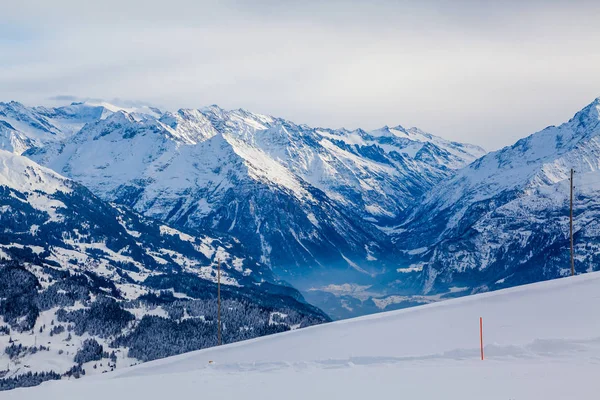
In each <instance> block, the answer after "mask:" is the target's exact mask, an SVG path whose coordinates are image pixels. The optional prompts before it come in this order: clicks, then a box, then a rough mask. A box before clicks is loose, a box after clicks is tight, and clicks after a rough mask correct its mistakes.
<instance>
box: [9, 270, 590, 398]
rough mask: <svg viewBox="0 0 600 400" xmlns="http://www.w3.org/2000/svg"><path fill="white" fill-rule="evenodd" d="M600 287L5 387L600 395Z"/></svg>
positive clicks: (433, 309)
mask: <svg viewBox="0 0 600 400" xmlns="http://www.w3.org/2000/svg"><path fill="white" fill-rule="evenodd" d="M598 293H600V274H599V273H590V274H586V275H581V276H577V277H573V278H565V279H560V280H554V281H548V282H543V283H538V284H532V285H526V286H521V287H516V288H511V289H506V290H502V291H497V292H494V293H486V294H481V295H475V296H470V297H464V298H461V299H454V300H449V301H445V302H440V303H436V304H430V305H426V306H421V307H415V308H411V309H407V310H400V311H393V312H387V313H382V314H377V315H373V316H368V317H361V318H357V319H351V320H346V321H339V322H334V323H330V324H326V325H321V326H317V327H311V328H307V329H302V330H299V331H293V332H288V333H283V334H278V335H274V336H271V337H265V338H259V339H254V340H249V341H246V342H240V343H237V344H232V345H227V346H223V347H221V348H212V349H207V350H203V351H198V352H192V353H188V354H183V355H180V356H176V357H171V358H167V359H163V360H159V361H155V362H150V363H146V364H143V365H140V366H135V367H132V368H128V369H125V370H121V371H117V372H115V373H108V374H104V375H102V376H96V377H90V378H86V379H84V380H81V381H74V382H66V381H62V382H49V383H45V384H43V385H42V386H41V387H37V388H31V389H17V390H14V391H11V392H5V393H2V394H0V396H1V397H2V398H3V399H19V400H28V399H39V398H44V399H48V400H53V399H81V398H87V399H91V400H95V399H107V398H110V399H129V398H131V397H132V396H134V397H139V398H144V399H148V400H149V399H164V398H190V397H193V396H195V395H196V394H197V393H202V395H203V396H204V397H206V398H216V399H234V398H244V399H249V400H252V399H280V398H282V397H285V398H286V399H294V400H295V399H298V400H300V399H311V398H312V399H325V398H327V399H329V398H338V399H348V400H351V399H361V400H362V399H366V398H394V397H398V398H408V399H411V400H417V399H427V400H429V399H449V400H452V399H457V400H458V399H460V400H466V399H478V400H479V399H486V400H508V399H515V400H518V399H527V400H536V399H539V400H564V399H578V400H588V399H590V400H591V399H597V397H598V393H597V385H596V379H597V373H598V358H599V357H600V319H599V318H597V315H598V313H597V303H598ZM480 316H481V317H483V327H484V342H485V357H486V359H485V360H484V361H481V360H480V350H479V317H480Z"/></svg>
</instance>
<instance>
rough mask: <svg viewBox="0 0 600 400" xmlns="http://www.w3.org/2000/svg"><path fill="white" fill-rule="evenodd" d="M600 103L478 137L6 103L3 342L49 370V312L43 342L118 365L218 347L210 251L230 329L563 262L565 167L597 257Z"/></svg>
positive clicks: (1, 174) (1, 122)
mask: <svg viewBox="0 0 600 400" xmlns="http://www.w3.org/2000/svg"><path fill="white" fill-rule="evenodd" d="M599 110H600V99H596V100H595V101H594V102H592V103H591V104H590V105H588V106H587V107H585V108H584V109H582V110H581V111H580V112H578V113H577V114H576V115H575V116H574V117H573V118H572V119H571V120H570V121H568V122H566V123H564V124H562V125H560V126H551V127H548V128H545V129H543V130H542V131H540V132H537V133H535V134H533V135H531V136H529V137H527V138H525V139H522V140H520V141H518V142H517V143H516V144H515V145H513V146H509V147H506V148H504V149H501V150H499V151H495V152H491V153H487V154H486V152H485V151H484V150H483V149H481V148H479V147H477V146H474V145H469V144H462V143H456V142H451V141H448V140H445V139H442V138H440V137H437V136H434V135H431V134H429V133H426V132H423V131H422V130H420V129H418V128H404V127H402V126H396V127H392V128H390V127H387V126H385V127H383V128H380V129H376V130H371V131H365V130H361V129H356V130H346V129H329V128H318V127H310V126H307V125H303V124H296V123H293V122H291V121H288V120H285V119H282V118H277V117H272V116H268V115H262V114H256V113H252V112H249V111H246V110H242V109H238V110H223V109H221V108H219V107H218V106H214V105H213V106H209V107H205V108H202V109H180V110H178V111H163V110H160V109H158V108H154V107H140V108H129V109H124V108H120V107H117V106H114V105H111V104H108V103H96V104H92V103H73V104H70V105H68V106H63V107H55V108H52V107H27V106H24V105H22V104H20V103H17V102H10V103H0V148H1V149H3V150H0V161H1V164H0V165H1V168H2V169H1V170H0V179H1V180H0V189H1V190H2V203H1V209H0V211H1V212H0V218H1V219H2V221H3V226H4V227H5V228H4V232H3V233H2V235H1V236H0V246H1V247H0V257H1V258H2V259H3V260H4V261H3V262H4V263H5V264H6V266H5V267H4V269H2V270H1V271H3V273H4V274H6V277H5V281H6V282H16V281H22V282H24V283H23V284H22V285H14V284H9V285H5V286H4V287H0V289H2V291H3V292H2V293H3V294H2V293H0V297H3V298H4V299H5V300H3V303H2V304H0V311H2V310H4V311H3V315H4V321H5V323H6V324H7V326H6V327H5V328H0V331H3V332H4V331H8V332H9V333H8V334H7V335H5V339H6V337H8V339H10V343H9V342H7V343H6V344H5V345H6V346H11V347H10V348H13V347H14V346H13V345H14V343H13V336H14V337H15V338H17V336H18V338H17V340H19V341H22V342H23V343H25V342H27V343H28V344H26V345H25V346H26V347H27V348H28V349H29V350H27V351H25V350H23V351H21V350H19V351H17V350H14V349H13V350H11V351H10V354H16V356H14V357H13V356H10V355H9V358H10V359H11V360H13V363H14V364H15V366H16V365H17V362H18V363H20V364H19V365H23V364H24V363H25V362H26V361H25V360H29V358H31V357H37V358H36V360H38V361H35V364H36V368H37V369H35V371H43V369H40V368H41V367H40V366H43V365H46V364H44V363H43V362H40V361H39V358H40V355H39V354H40V352H39V351H36V353H37V354H38V355H35V354H36V353H33V354H32V353H31V351H32V350H31V349H32V348H36V347H35V345H34V346H32V344H31V343H30V342H31V337H30V336H32V335H31V332H39V333H38V334H44V335H46V337H54V336H49V333H48V330H47V329H46V328H47V327H46V328H44V325H46V326H47V325H48V324H49V323H51V322H57V321H58V322H60V323H61V324H60V325H61V326H63V327H64V329H65V331H63V332H61V333H57V335H58V337H59V338H60V341H59V342H56V341H53V340H54V339H50V340H49V341H50V343H52V347H54V345H55V344H56V343H63V341H64V340H65V338H63V337H62V336H60V335H64V336H65V337H66V335H67V334H68V335H69V336H70V332H71V331H73V332H74V333H75V334H76V335H78V337H79V336H81V338H82V340H81V341H80V343H79V345H78V346H79V347H77V349H73V350H77V352H79V351H83V352H84V353H85V354H87V352H88V350H89V349H90V348H95V349H97V346H95V347H94V346H92V345H90V344H88V345H85V346H87V347H85V346H84V340H83V339H84V338H87V337H88V336H89V337H90V339H94V340H96V344H98V345H99V346H104V347H105V348H114V349H116V350H115V351H116V353H115V357H116V359H117V360H118V364H119V365H123V364H127V365H129V364H132V363H135V362H139V361H146V360H149V359H153V358H158V357H161V356H164V355H171V354H177V353H179V352H182V351H186V350H189V349H194V348H202V347H206V346H208V345H211V343H212V342H210V340H212V339H210V340H208V339H207V337H209V336H210V335H208V336H207V332H209V331H210V329H213V330H214V329H215V325H214V315H213V314H214V312H215V304H214V291H215V290H214V286H215V279H216V277H215V267H216V264H217V263H219V262H221V263H222V266H223V283H224V288H225V289H224V291H225V292H224V293H225V296H226V297H227V300H228V301H231V302H232V303H231V304H232V305H231V306H230V309H232V310H233V309H235V310H238V311H237V312H235V313H232V314H234V315H235V318H234V317H233V316H231V318H234V319H233V320H232V321H230V324H232V325H231V326H234V327H236V328H235V329H234V331H235V332H237V333H236V334H233V333H231V332H233V331H232V330H229V332H230V336H228V340H230V341H234V340H241V339H243V338H248V337H254V336H258V335H262V334H265V333H270V332H274V331H277V330H284V329H293V328H296V327H299V326H307V325H311V324H316V323H321V322H325V321H328V320H329V317H331V318H333V319H339V318H346V317H351V316H356V315H361V314H367V313H372V312H377V311H382V310H390V309H397V308H404V307H407V306H412V305H418V304H426V303H430V302H435V301H439V300H441V299H445V298H450V297H457V296H462V295H466V294H472V293H478V292H484V291H489V290H495V289H500V288H504V287H509V286H514V285H519V284H523V283H529V282H534V281H539V280H545V279H551V278H555V277H559V276H564V275H567V274H569V273H570V269H569V235H568V233H569V219H568V216H569V185H570V182H569V180H568V178H569V174H570V170H571V168H574V169H575V171H576V172H575V182H574V184H575V188H576V190H575V193H576V196H575V221H574V226H575V229H574V232H575V235H574V238H575V253H576V258H575V268H576V270H577V272H578V273H582V272H588V271H592V270H597V269H598V261H599V254H600V248H599V247H598V245H597V243H598V237H599V236H600V226H599V225H598V212H599V210H600V203H599V202H598V201H597V200H596V199H597V198H598V191H600V172H598V170H599V169H600V139H599V136H600V117H599ZM82 277H83V278H82ZM74 282H75V283H74ZM44 293H46V294H44ZM71 293H77V295H71ZM23 294H26V296H25V297H23ZM65 296H66V297H67V298H65ZM17 298H27V299H28V300H27V301H25V302H23V304H21V303H19V301H18V300H16V299H17ZM47 298H48V299H50V300H47ZM11 301H12V302H13V303H10V302H11ZM7 302H8V303H7ZM15 302H16V303H15ZM9 303H10V304H17V303H19V304H20V305H19V306H18V307H16V308H15V307H13V306H11V307H8V305H9ZM311 304H313V305H314V306H317V307H318V308H317V307H314V306H313V305H311ZM9 308H10V309H15V310H19V311H18V312H16V313H12V314H11V313H10V312H8V311H7V310H9ZM117 309H118V310H120V311H118V310H117ZM80 310H83V311H80ZM106 310H112V311H114V313H115V314H116V315H120V316H121V317H122V318H123V320H119V321H117V322H114V321H112V322H107V323H106V325H107V326H112V327H113V328H112V330H110V331H109V332H106V331H104V330H102V329H99V330H98V328H97V326H98V325H99V324H100V325H102V324H103V323H99V322H98V321H104V320H103V318H105V317H106V315H107V314H110V313H109V312H108V311H106ZM128 310H131V311H128ZM321 310H323V311H321ZM125 313H129V314H125ZM90 315H92V316H93V317H90ZM248 316H251V317H248ZM90 318H91V320H92V321H93V322H88V320H90ZM160 318H163V319H164V321H163V320H162V319H160ZM82 321H83V322H82ZM165 321H166V322H165ZM189 324H192V325H189ZM193 324H196V325H193ZM90 327H91V328H90ZM192 328H193V329H197V332H200V333H198V334H197V335H198V336H194V335H192V336H193V337H194V338H196V339H194V340H192V341H191V343H190V340H187V339H186V340H184V339H177V341H176V343H178V344H177V345H175V346H174V347H172V348H165V347H164V342H165V341H164V340H162V341H161V338H163V337H164V335H165V332H170V331H176V332H180V333H181V335H182V338H183V337H188V336H189V330H190V329H192ZM40 329H41V331H40ZM52 329H54V328H50V331H49V332H51V331H52ZM18 332H21V333H19V334H18ZM24 332H27V334H26V336H25V335H24ZM44 332H46V333H44ZM194 332H196V331H194ZM240 332H242V333H243V334H242V333H240ZM86 335H88V336H86ZM33 336H34V343H35V340H37V339H35V335H33ZM213 336H214V335H213ZM210 337H211V338H212V336H210ZM0 339H2V336H0ZM44 340H46V338H45V339H44ZM167 342H169V341H167ZM144 343H152V346H150V345H145V344H144ZM212 344H214V343H212ZM60 346H63V344H60V345H59V347H60ZM90 346H92V347H90ZM7 348H8V347H7ZM60 349H61V350H62V351H63V353H61V354H65V351H67V349H66V347H65V348H62V347H60ZM82 349H83V350H82ZM68 350H69V352H72V351H71V350H72V349H68ZM96 353H98V352H97V351H96ZM7 354H8V353H7ZM105 355H106V354H104V353H103V352H100V358H99V359H98V358H97V357H98V356H95V357H96V358H95V359H94V361H98V360H105V361H104V364H105V365H106V364H107V363H108V362H110V365H113V366H114V364H115V362H114V361H113V358H115V357H111V356H112V354H108V358H107V357H104V356H105ZM65 357H66V356H65ZM72 357H73V354H69V357H67V358H65V360H67V359H68V360H69V361H68V362H65V363H63V364H62V365H63V367H61V368H62V370H61V371H59V372H60V373H61V374H64V373H71V374H81V368H82V367H81V365H83V364H85V363H82V364H74V365H71V364H73V362H72V361H71V360H72ZM81 357H83V356H81ZM81 357H80V358H81ZM42 358H43V357H42ZM84 358H85V357H84ZM98 362H99V361H98ZM67 367H68V368H71V369H68V368H67ZM73 368H74V369H73ZM78 368H79V369H78ZM87 369H88V370H89V365H88V368H87ZM69 371H70V372H69ZM27 379H33V380H35V379H38V380H39V378H27ZM48 379H51V378H48Z"/></svg>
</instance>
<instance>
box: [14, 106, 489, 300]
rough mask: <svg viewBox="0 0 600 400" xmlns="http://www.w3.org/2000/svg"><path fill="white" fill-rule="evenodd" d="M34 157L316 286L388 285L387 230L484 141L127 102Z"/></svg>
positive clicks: (392, 266)
mask: <svg viewBox="0 0 600 400" xmlns="http://www.w3.org/2000/svg"><path fill="white" fill-rule="evenodd" d="M25 154H26V155H27V156H28V157H30V158H32V159H33V160H35V161H37V162H39V163H41V164H43V165H45V166H48V167H50V168H52V169H53V170H55V171H58V172H60V173H61V174H64V175H66V176H69V177H71V178H73V179H75V180H77V181H78V182H80V183H82V184H84V185H85V186H86V187H88V188H90V189H91V190H92V191H93V192H94V193H96V194H97V195H99V196H101V197H102V198H104V199H106V200H110V201H115V202H117V203H119V204H124V205H127V206H129V207H132V208H134V209H135V210H137V211H139V212H141V213H143V214H144V215H146V216H150V217H153V218H157V219H160V220H163V221H165V222H167V223H170V224H172V225H174V226H176V227H180V228H182V229H183V228H185V229H192V230H195V229H211V230H216V231H217V232H221V233H226V234H231V235H233V236H235V237H237V238H238V239H239V240H240V241H242V242H243V243H245V244H246V245H247V247H248V248H249V249H250V251H251V254H252V255H253V256H254V257H255V258H257V259H259V260H260V261H261V262H263V263H265V264H267V265H269V266H271V267H272V268H273V269H274V271H275V272H276V273H277V274H279V275H281V276H283V277H284V278H285V279H288V280H290V281H291V282H292V283H293V284H294V285H297V286H298V287H300V288H301V289H303V290H308V289H311V288H319V287H321V286H323V285H327V284H332V283H333V284H346V283H351V284H363V285H364V284H367V285H374V284H375V283H377V284H378V285H379V286H385V284H381V283H380V281H381V279H379V278H377V279H375V277H381V276H383V275H385V274H389V273H392V272H394V271H395V270H396V268H397V261H396V257H397V253H396V250H395V246H394V245H393V244H392V242H391V241H390V238H389V236H388V235H387V233H386V232H387V231H386V228H385V227H386V226H388V225H391V224H392V223H398V221H401V220H403V218H404V217H405V215H406V213H407V210H408V209H409V206H410V205H411V204H412V203H413V202H414V199H415V198H417V197H420V196H421V195H422V194H423V193H425V192H426V191H427V190H429V189H430V188H431V187H432V186H433V185H435V184H436V183H438V182H440V181H441V180H443V179H447V178H449V177H451V176H452V175H453V174H454V171H455V169H457V168H460V167H461V166H464V165H466V164H467V163H469V162H471V161H472V160H474V159H475V158H476V157H478V156H480V155H481V154H483V150H481V149H480V148H478V147H475V146H469V145H463V144H458V143H453V142H448V141H445V140H443V139H441V138H437V137H435V136H433V135H429V134H427V133H424V132H421V131H419V130H418V129H416V128H411V129H404V128H402V127H396V128H388V127H385V128H382V129H380V130H377V131H373V132H365V131H362V130H357V131H352V132H350V131H346V130H331V129H315V128H311V127H308V126H305V125H297V124H294V123H292V122H290V121H286V120H283V119H279V118H274V117H270V116H265V115H260V114H253V113H250V112H247V111H244V110H233V111H225V110H222V109H220V108H219V107H217V106H211V107H207V108H204V109H201V110H179V111H178V112H176V113H171V112H167V113H164V114H162V115H161V116H160V117H159V118H156V117H155V116H152V115H148V114H145V115H142V116H140V114H138V115H137V116H136V115H132V114H129V113H127V112H123V111H119V112H116V113H113V114H112V115H110V116H108V117H106V118H104V119H100V120H98V121H96V122H94V123H89V124H87V125H86V126H84V127H83V128H82V129H81V130H80V131H79V132H78V133H76V134H74V135H72V136H70V137H68V138H66V139H65V140H62V141H59V142H56V143H54V144H49V145H45V146H42V147H38V148H36V149H31V150H29V151H27V152H26V153H25ZM384 280H385V279H384ZM378 290H381V288H379V289H378Z"/></svg>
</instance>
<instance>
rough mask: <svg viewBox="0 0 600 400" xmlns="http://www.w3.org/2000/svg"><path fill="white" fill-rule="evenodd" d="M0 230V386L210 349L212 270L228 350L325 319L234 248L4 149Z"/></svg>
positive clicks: (212, 335)
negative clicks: (147, 214) (149, 215)
mask: <svg viewBox="0 0 600 400" xmlns="http://www.w3.org/2000/svg"><path fill="white" fill-rule="evenodd" d="M0 223H1V225H2V232H1V233H0V348H2V353H1V354H0V365H2V366H6V365H8V368H7V369H6V370H4V369H3V370H2V371H0V387H2V386H3V385H4V384H5V383H6V384H7V385H8V386H9V387H15V386H23V385H30V384H36V383H39V382H40V380H44V379H46V378H48V379H50V378H52V379H53V378H57V377H60V376H73V375H74V376H78V375H80V374H82V373H83V370H86V372H87V373H93V372H102V371H106V370H111V369H114V368H116V367H117V366H119V367H122V366H129V365H131V364H134V363H138V362H141V361H147V360H151V359H156V358H160V357H165V356H168V355H173V354H178V353H181V352H184V351H189V350H192V349H199V348H204V347H208V346H211V345H215V343H216V324H215V318H216V300H215V298H216V281H217V271H216V270H217V263H219V262H220V265H221V282H222V284H223V285H222V297H223V299H224V301H225V303H224V307H225V310H226V311H225V312H224V313H223V321H224V331H223V332H224V340H225V341H226V342H232V341H237V340H241V339H247V338H251V337H256V336H260V335H264V334H268V333H273V332H278V331H282V330H286V329H291V328H296V327H300V326H306V325H311V324H315V323H320V322H324V321H328V320H329V319H328V317H327V316H326V315H325V314H324V313H323V312H321V311H320V310H318V309H317V308H315V307H313V306H311V305H309V304H307V303H306V302H305V301H304V299H303V297H302V296H301V295H300V293H299V292H298V291H297V290H296V289H294V288H292V287H290V286H289V285H287V284H285V283H283V282H281V281H279V280H278V279H277V278H276V277H275V276H273V274H272V272H271V269H270V268H268V267H267V266H265V265H264V264H262V263H260V262H257V261H255V260H253V259H252V258H251V257H250V256H248V253H247V251H246V250H245V248H244V246H242V245H241V244H240V243H239V241H237V240H235V239H233V238H230V237H219V236H209V235H206V234H200V233H199V231H195V232H194V236H192V235H190V234H189V233H186V232H182V231H180V230H176V229H173V228H171V227H169V226H167V225H165V224H164V223H162V222H158V221H154V220H151V219H148V218H146V217H142V216H140V215H138V214H136V213H134V212H132V211H130V210H128V209H127V208H125V207H123V206H118V205H114V204H110V203H107V202H105V201H103V200H101V199H99V198H97V197H96V196H94V195H93V194H92V193H91V192H90V191H89V190H88V189H86V188H85V187H83V186H81V185H80V184H78V183H75V182H74V181H71V180H69V179H67V178H64V177H63V176H60V175H58V174H57V173H55V172H54V171H51V170H49V169H47V168H45V167H42V166H40V165H38V164H36V163H34V162H33V161H31V160H30V159H28V158H26V157H24V156H20V155H16V154H13V153H10V152H7V151H4V150H0ZM165 335H169V340H164V337H165ZM37 372H45V373H46V374H42V375H41V376H40V375H35V373H37ZM1 378H4V379H5V380H2V379H1ZM6 379H7V380H6ZM7 382H8V383H7Z"/></svg>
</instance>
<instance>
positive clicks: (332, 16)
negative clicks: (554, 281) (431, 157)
mask: <svg viewBox="0 0 600 400" xmlns="http://www.w3.org/2000/svg"><path fill="white" fill-rule="evenodd" d="M599 17H600V5H597V4H596V3H593V2H587V1H580V2H562V1H560V2H559V1H545V2H541V1H529V2H526V1H520V2H517V1H507V2H475V1H452V2H450V1H443V0H438V1H423V2H414V1H412V2H410V1H375V2H369V3H367V2H348V1H338V0H332V1H328V2H318V1H314V0H308V1H304V2H291V1H273V0H257V1H253V2H245V1H232V0H226V1H220V2H205V1H191V0H189V1H188V0H171V1H169V2H164V1H155V0H146V1H126V2H124V1H116V0H104V1H102V2H81V1H70V0H54V1H52V2H46V1H41V0H40V1H33V0H22V1H20V2H12V3H10V4H8V5H4V6H3V10H2V15H0V26H3V27H10V28H3V29H5V30H6V29H8V30H9V31H10V32H13V33H12V34H4V31H2V30H0V33H2V35H0V37H2V38H3V39H1V40H0V54H3V55H4V56H3V57H2V58H0V92H1V93H3V95H2V96H3V97H5V96H6V97H8V98H4V99H1V100H9V99H16V100H21V101H24V102H27V103H30V104H40V103H45V102H56V101H60V99H58V98H57V96H58V95H57V94H64V93H69V94H71V95H72V96H73V97H74V98H78V99H85V98H103V99H114V98H120V99H130V100H131V101H134V102H143V103H149V104H155V105H157V106H160V107H162V108H178V107H201V106H204V105H207V104H213V103H217V104H220V105H221V106H223V107H226V108H237V107H244V108H247V109H250V110H255V111H257V112H262V113H268V114H273V115H278V116H282V117H286V118H289V119H291V120H294V121H297V122H299V123H307V124H309V125H315V126H331V127H341V126H345V127H347V128H355V127H359V126H360V127H364V128H367V129H371V128H376V127H379V126H382V125H384V124H387V125H390V126H391V125H397V124H402V125H416V126H419V127H421V128H423V129H425V130H429V131H432V132H433V133H436V134H439V135H442V136H445V137H448V138H451V139H455V140H462V141H469V142H474V143H477V144H480V145H483V146H484V147H486V148H489V149H492V148H497V147H499V146H501V145H505V144H510V143H512V142H513V141H515V140H516V139H518V138H519V137H522V136H524V135H526V134H529V133H532V132H533V131H535V130H538V129H541V128H543V127H544V126H546V125H549V124H556V123H560V122H561V121H563V120H566V119H568V118H569V117H570V116H571V115H572V114H573V113H574V112H575V111H577V110H578V109H579V108H581V107H582V106H584V105H585V104H587V103H589V102H590V101H591V100H592V99H593V98H595V97H597V96H598V95H600V74H598V72H597V71H598V70H600V68H599V67H600V49H599V48H598V46H597V44H598V42H599V39H600V28H599V27H598V24H597V21H598V20H600V18H599ZM64 100H65V101H72V100H70V98H69V99H67V98H66V97H65V98H64Z"/></svg>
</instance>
